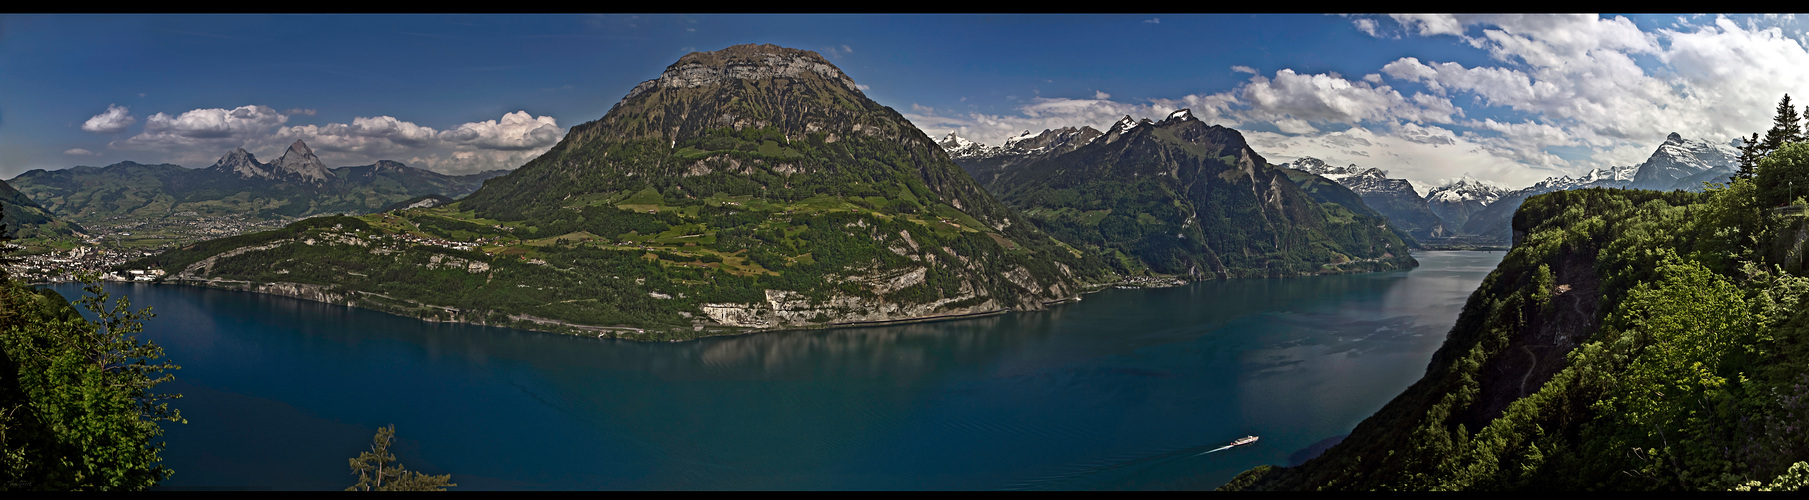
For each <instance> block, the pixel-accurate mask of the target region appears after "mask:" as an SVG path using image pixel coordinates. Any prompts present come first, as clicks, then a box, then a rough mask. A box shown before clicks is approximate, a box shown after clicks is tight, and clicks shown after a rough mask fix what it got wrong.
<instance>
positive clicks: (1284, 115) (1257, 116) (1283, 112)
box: [1236, 69, 1460, 128]
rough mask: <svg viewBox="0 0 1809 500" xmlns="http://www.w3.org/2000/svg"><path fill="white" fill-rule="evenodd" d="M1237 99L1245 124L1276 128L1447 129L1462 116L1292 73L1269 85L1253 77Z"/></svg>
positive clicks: (1435, 102)
mask: <svg viewBox="0 0 1809 500" xmlns="http://www.w3.org/2000/svg"><path fill="white" fill-rule="evenodd" d="M1236 95H1237V97H1238V102H1239V104H1243V105H1246V106H1249V109H1248V111H1247V112H1245V116H1246V117H1247V118H1248V119H1253V120H1257V121H1271V122H1277V123H1279V122H1281V121H1284V120H1295V121H1301V120H1304V121H1307V122H1321V123H1344V124H1356V123H1359V122H1383V121H1391V120H1396V119H1401V120H1407V121H1413V122H1438V123H1450V122H1451V115H1453V114H1458V113H1459V112H1460V110H1459V109H1458V108H1457V106H1455V105H1453V104H1451V101H1450V100H1449V99H1444V98H1440V97H1434V96H1427V95H1424V94H1415V95H1414V97H1413V98H1412V99H1409V98H1407V97H1404V96H1402V95H1401V93H1400V92H1398V91H1396V90H1394V89H1392V88H1390V87H1388V86H1387V85H1375V84H1373V83H1371V82H1369V81H1366V80H1359V81H1355V82H1353V81H1350V80H1347V79H1344V78H1342V77H1339V76H1338V75H1336V74H1329V73H1328V74H1312V75H1306V74H1299V73H1295V72H1294V70H1291V69H1282V70H1280V71H1277V72H1275V78H1272V79H1271V78H1268V77H1264V76H1262V75H1256V76H1253V77H1251V78H1250V81H1249V82H1248V83H1246V84H1245V85H1243V86H1242V87H1241V88H1240V89H1239V90H1238V91H1237V93H1236ZM1295 128H1299V127H1298V126H1297V125H1296V126H1295Z"/></svg>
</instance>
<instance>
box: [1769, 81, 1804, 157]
mask: <svg viewBox="0 0 1809 500" xmlns="http://www.w3.org/2000/svg"><path fill="white" fill-rule="evenodd" d="M1802 140H1803V124H1802V116H1800V115H1798V114H1797V112H1796V107H1795V106H1792V105H1791V104H1790V94H1784V98H1783V99H1782V100H1779V101H1778V110H1777V115H1776V116H1773V117H1772V119H1771V130H1768V131H1766V132H1765V142H1764V145H1763V146H1762V147H1763V148H1764V149H1765V151H1777V150H1778V149H1780V148H1783V147H1784V145H1785V144H1789V143H1792V142H1800V141H1802Z"/></svg>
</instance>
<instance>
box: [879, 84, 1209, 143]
mask: <svg viewBox="0 0 1809 500" xmlns="http://www.w3.org/2000/svg"><path fill="white" fill-rule="evenodd" d="M1227 106H1228V104H1227V103H1226V101H1225V99H1223V98H1222V97H1216V96H1187V97H1183V98H1181V99H1155V100H1151V101H1149V102H1146V103H1143V104H1133V103H1126V102H1118V101H1112V100H1109V99H1069V98H1048V97H1038V98H1032V99H1030V101H1029V102H1028V103H1025V104H1023V105H1021V106H1019V107H1018V108H1017V109H1015V110H1013V112H1012V113H1005V114H986V113H967V114H952V115H942V114H938V113H937V112H936V110H934V109H932V108H929V107H923V106H916V107H913V108H912V110H911V111H912V112H910V113H904V116H905V118H906V119H908V120H910V121H911V123H913V124H915V125H917V128H919V129H922V130H923V131H924V133H925V134H927V135H929V136H931V137H941V136H943V135H945V134H948V133H949V132H955V133H957V134H960V135H961V136H962V137H965V138H968V139H970V140H973V141H978V142H980V143H982V144H992V145H999V144H1003V143H1004V142H1005V139H1008V138H1011V137H1016V136H1018V135H1019V134H1022V133H1024V132H1025V131H1029V132H1041V131H1043V130H1046V129H1057V128H1063V127H1079V126H1083V125H1085V126H1091V127H1093V128H1095V129H1099V130H1100V131H1104V130H1106V129H1107V128H1110V127H1111V125H1112V123H1113V122H1116V121H1118V119H1120V118H1124V117H1125V116H1130V117H1132V118H1137V119H1142V118H1149V119H1152V120H1161V119H1162V118H1165V117H1167V116H1168V114H1169V113H1170V112H1173V111H1174V110H1176V109H1181V108H1192V109H1193V110H1194V117H1195V118H1198V119H1200V120H1201V121H1205V122H1207V123H1215V122H1217V123H1223V122H1224V119H1223V118H1222V116H1221V115H1220V114H1221V111H1223V110H1225V109H1227Z"/></svg>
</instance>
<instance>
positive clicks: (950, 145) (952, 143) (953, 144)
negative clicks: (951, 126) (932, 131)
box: [936, 132, 979, 150]
mask: <svg viewBox="0 0 1809 500" xmlns="http://www.w3.org/2000/svg"><path fill="white" fill-rule="evenodd" d="M975 144H979V143H977V142H974V141H970V140H967V138H965V137H961V136H959V135H955V133H954V132H949V133H948V135H947V136H944V137H943V138H942V140H940V141H936V145H938V146H942V149H950V150H953V149H961V148H965V147H968V146H972V145H975Z"/></svg>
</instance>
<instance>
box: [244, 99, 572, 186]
mask: <svg viewBox="0 0 1809 500" xmlns="http://www.w3.org/2000/svg"><path fill="white" fill-rule="evenodd" d="M563 138H565V129H563V128H560V127H559V123H558V122H557V121H556V120H554V119H553V117H551V116H534V115H532V114H529V113H528V112H526V111H516V112H513V113H508V114H504V115H503V116H502V118H500V119H497V120H484V121H479V122H470V123H462V124H459V125H456V126H454V127H452V128H450V129H447V130H443V131H442V130H435V129H434V128H433V127H427V126H422V125H419V124H416V123H414V122H410V121H406V120H401V119H398V118H396V117H393V116H376V117H358V118H354V119H352V123H349V124H346V123H330V124H327V125H322V126H316V125H303V126H297V127H283V128H282V129H281V130H279V131H277V132H276V133H275V134H273V135H272V137H271V140H269V141H267V142H271V143H276V144H287V143H288V142H291V141H295V140H301V141H303V142H306V143H308V145H309V146H311V147H313V148H314V149H315V150H317V151H320V152H325V153H341V154H340V155H338V156H339V157H341V158H343V160H341V161H342V162H347V163H357V164H363V163H370V162H375V161H376V160H383V159H388V160H398V161H403V160H402V158H409V159H408V160H406V161H404V163H409V164H416V163H419V164H418V165H415V166H418V167H424V168H429V169H432V170H437V171H440V172H444V173H472V172H477V171H482V170H496V169H512V168H515V167H518V166H521V164H523V163H526V162H527V161H528V160H530V159H533V158H534V157H536V156H539V155H540V154H541V153H545V152H546V150H548V149H550V148H552V147H553V145H555V144H558V143H559V140H560V139H563Z"/></svg>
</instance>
